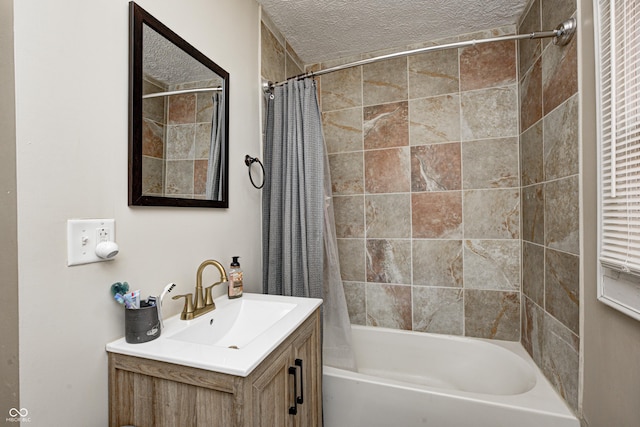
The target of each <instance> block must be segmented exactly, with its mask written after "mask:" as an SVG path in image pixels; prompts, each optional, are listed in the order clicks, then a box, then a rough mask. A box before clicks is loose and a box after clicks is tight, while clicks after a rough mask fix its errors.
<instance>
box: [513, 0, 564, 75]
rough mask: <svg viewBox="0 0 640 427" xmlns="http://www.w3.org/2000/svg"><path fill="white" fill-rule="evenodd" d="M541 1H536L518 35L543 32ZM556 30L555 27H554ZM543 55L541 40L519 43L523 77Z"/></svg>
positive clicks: (520, 41) (520, 65) (523, 21)
mask: <svg viewBox="0 0 640 427" xmlns="http://www.w3.org/2000/svg"><path fill="white" fill-rule="evenodd" d="M540 1H541V0H535V1H534V2H533V3H532V4H531V7H530V8H529V10H528V11H527V14H526V16H525V17H524V19H523V20H522V24H521V25H520V28H519V29H518V34H531V33H533V32H536V31H541V30H542V28H541V21H540ZM553 28H555V27H553ZM541 53H542V44H541V42H540V39H525V40H519V41H518V54H519V70H520V75H521V76H523V75H525V73H526V72H527V71H528V70H529V68H530V67H531V65H533V63H534V62H536V60H537V59H538V58H539V57H540V55H541Z"/></svg>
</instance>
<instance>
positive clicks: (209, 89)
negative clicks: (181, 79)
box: [142, 87, 222, 99]
mask: <svg viewBox="0 0 640 427" xmlns="http://www.w3.org/2000/svg"><path fill="white" fill-rule="evenodd" d="M221 90H222V88H221V87H203V88H197V89H180V90H171V91H168V92H156V93H149V94H147V95H142V99H147V98H156V97H159V96H169V95H180V94H181V93H196V92H219V91H221Z"/></svg>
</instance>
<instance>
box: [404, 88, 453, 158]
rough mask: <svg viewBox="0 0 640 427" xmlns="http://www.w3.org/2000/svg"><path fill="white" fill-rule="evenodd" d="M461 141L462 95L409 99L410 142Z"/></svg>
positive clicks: (413, 143) (416, 143) (415, 143)
mask: <svg viewBox="0 0 640 427" xmlns="http://www.w3.org/2000/svg"><path fill="white" fill-rule="evenodd" d="M453 141H460V97H459V95H457V94H455V95H442V96H434V97H431V98H422V99H414V100H411V101H409V142H410V144H411V145H424V144H432V143H437V142H453Z"/></svg>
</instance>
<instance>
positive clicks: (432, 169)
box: [411, 142, 462, 192]
mask: <svg viewBox="0 0 640 427" xmlns="http://www.w3.org/2000/svg"><path fill="white" fill-rule="evenodd" d="M461 185H462V169H461V154H460V143H459V142H453V143H449V144H430V145H419V146H416V147H411V191H414V192H417V191H447V190H460V189H461Z"/></svg>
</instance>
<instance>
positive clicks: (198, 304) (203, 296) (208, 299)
mask: <svg viewBox="0 0 640 427" xmlns="http://www.w3.org/2000/svg"><path fill="white" fill-rule="evenodd" d="M210 265H213V266H215V267H216V268H217V269H218V271H219V272H220V281H219V282H215V283H214V284H212V285H210V286H207V287H206V288H203V287H202V272H203V271H204V269H205V268H207V267H208V266H210ZM227 280H228V279H227V272H226V271H225V270H224V267H223V266H222V264H220V263H219V262H218V261H216V260H213V259H209V260H207V261H204V262H203V263H202V264H200V267H198V271H197V272H196V297H195V300H192V294H190V293H189V294H185V295H176V296H174V297H173V299H178V298H184V300H185V301H184V308H183V309H182V313H181V314H180V319H182V320H192V319H195V318H196V317H198V316H202V315H203V314H205V313H208V312H210V311H211V310H215V308H216V304H215V303H214V302H213V296H212V295H211V290H212V288H213V287H214V286H215V285H219V284H220V283H224V282H226V281H227Z"/></svg>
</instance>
